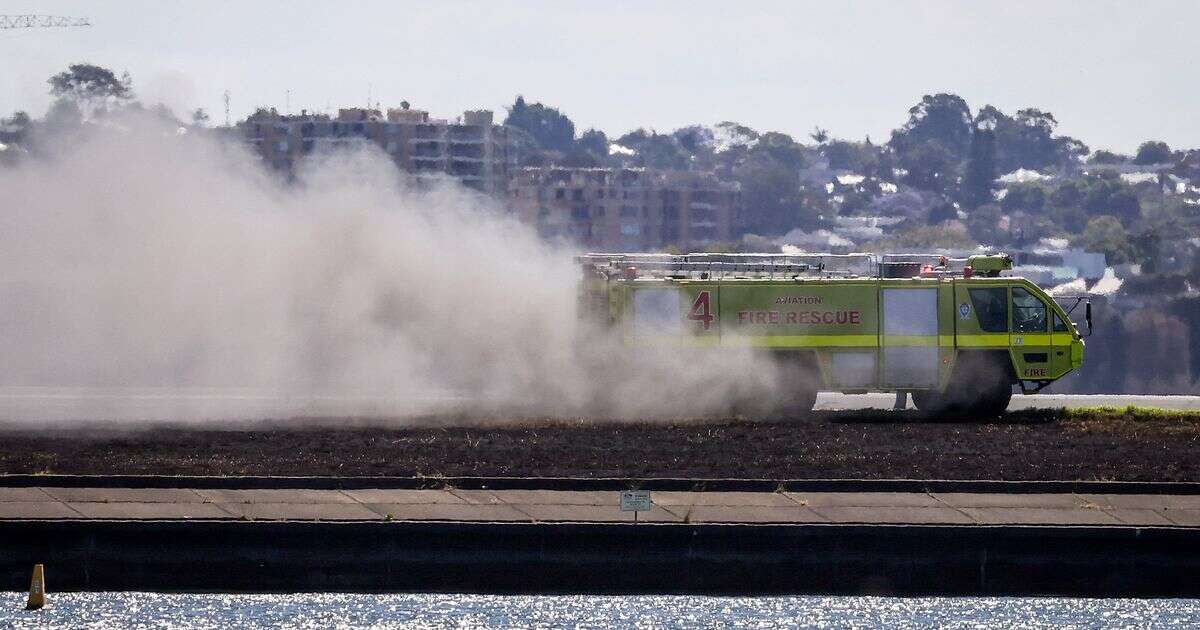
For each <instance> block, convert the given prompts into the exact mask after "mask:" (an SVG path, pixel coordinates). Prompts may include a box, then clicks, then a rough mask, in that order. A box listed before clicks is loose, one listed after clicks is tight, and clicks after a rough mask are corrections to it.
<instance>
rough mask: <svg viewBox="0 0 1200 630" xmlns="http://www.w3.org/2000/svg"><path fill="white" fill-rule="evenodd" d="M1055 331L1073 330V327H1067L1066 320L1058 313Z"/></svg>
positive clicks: (1055, 316) (1055, 317)
mask: <svg viewBox="0 0 1200 630" xmlns="http://www.w3.org/2000/svg"><path fill="white" fill-rule="evenodd" d="M1054 332H1071V329H1070V328H1068V327H1067V322H1064V321H1063V318H1062V317H1060V316H1059V315H1058V313H1055V314H1054Z"/></svg>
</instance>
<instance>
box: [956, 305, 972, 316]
mask: <svg viewBox="0 0 1200 630" xmlns="http://www.w3.org/2000/svg"><path fill="white" fill-rule="evenodd" d="M970 316H971V306H970V305H969V304H967V303H966V302H963V303H962V304H959V305H958V318H959V319H966V318H968V317H970Z"/></svg>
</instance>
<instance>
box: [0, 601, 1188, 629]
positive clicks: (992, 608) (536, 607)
mask: <svg viewBox="0 0 1200 630" xmlns="http://www.w3.org/2000/svg"><path fill="white" fill-rule="evenodd" d="M24 598H25V596H24V594H21V593H3V594H0V627H5V628H9V627H12V628H216V627H222V628H268V627H269V628H447V627H449V628H562V627H572V628H574V627H580V628H607V627H636V628H720V627H736V628H823V627H824V628H827V627H837V628H924V627H930V626H934V627H942V628H996V627H1021V628H1100V627H1103V628H1196V627H1200V600H1197V599H1147V600H1138V599H1065V598H974V597H959V598H940V597H920V598H893V597H691V596H641V595H639V596H496V595H353V594H341V593H336V594H333V593H327V594H298V595H220V594H208V595H167V594H159V593H59V594H52V595H51V599H50V603H49V605H48V606H47V607H46V608H44V609H42V610H39V611H25V610H23V607H24V603H25V599H24Z"/></svg>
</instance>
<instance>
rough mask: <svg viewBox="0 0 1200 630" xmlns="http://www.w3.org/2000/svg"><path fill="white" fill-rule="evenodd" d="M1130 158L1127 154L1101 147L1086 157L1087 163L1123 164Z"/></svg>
mask: <svg viewBox="0 0 1200 630" xmlns="http://www.w3.org/2000/svg"><path fill="white" fill-rule="evenodd" d="M1131 159H1132V158H1130V157H1129V156H1128V155H1121V154H1120V153H1113V152H1112V151H1105V150H1103V149H1101V150H1099V151H1096V152H1095V153H1093V154H1092V155H1091V157H1089V158H1088V164H1124V163H1126V162H1129V161H1130V160H1131Z"/></svg>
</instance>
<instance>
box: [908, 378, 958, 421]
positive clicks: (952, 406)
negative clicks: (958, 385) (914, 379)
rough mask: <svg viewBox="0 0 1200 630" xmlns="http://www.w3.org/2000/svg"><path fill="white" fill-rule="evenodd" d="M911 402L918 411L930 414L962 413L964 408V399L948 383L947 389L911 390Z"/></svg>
mask: <svg viewBox="0 0 1200 630" xmlns="http://www.w3.org/2000/svg"><path fill="white" fill-rule="evenodd" d="M912 404H913V407H916V408H917V410H918V412H925V413H926V414H932V415H946V414H954V413H962V412H964V410H965V404H964V401H962V400H961V396H959V392H958V391H955V390H954V385H953V384H952V385H950V388H949V389H947V391H913V392H912Z"/></svg>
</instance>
